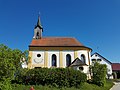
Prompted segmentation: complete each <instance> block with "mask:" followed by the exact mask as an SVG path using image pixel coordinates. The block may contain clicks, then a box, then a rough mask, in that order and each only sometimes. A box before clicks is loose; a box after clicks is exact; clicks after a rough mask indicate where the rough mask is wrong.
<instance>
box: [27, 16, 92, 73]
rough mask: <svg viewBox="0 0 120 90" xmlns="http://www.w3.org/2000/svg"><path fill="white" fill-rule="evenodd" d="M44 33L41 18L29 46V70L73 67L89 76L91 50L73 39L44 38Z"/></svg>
mask: <svg viewBox="0 0 120 90" xmlns="http://www.w3.org/2000/svg"><path fill="white" fill-rule="evenodd" d="M43 31H44V30H43V26H42V25H41V21H40V16H39V17H38V21H37V24H36V25H35V28H34V36H33V38H32V41H31V43H30V45H29V57H30V60H29V63H28V68H30V69H32V68H42V67H46V68H66V67H72V68H74V69H76V70H80V71H82V72H84V73H86V74H87V75H89V74H90V72H89V65H91V59H90V57H91V50H92V49H91V48H89V47H86V46H84V45H83V44H82V43H80V42H79V41H78V40H77V39H75V38H73V37H44V36H42V33H43Z"/></svg>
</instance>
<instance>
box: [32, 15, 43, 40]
mask: <svg viewBox="0 0 120 90" xmlns="http://www.w3.org/2000/svg"><path fill="white" fill-rule="evenodd" d="M42 32H43V28H42V25H41V22H40V15H38V21H37V25H35V28H34V37H33V38H35V39H41V38H42Z"/></svg>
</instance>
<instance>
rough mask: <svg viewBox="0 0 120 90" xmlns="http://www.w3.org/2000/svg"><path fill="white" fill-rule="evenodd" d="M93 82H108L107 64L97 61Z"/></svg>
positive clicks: (99, 83)
mask: <svg viewBox="0 0 120 90" xmlns="http://www.w3.org/2000/svg"><path fill="white" fill-rule="evenodd" d="M92 72H93V83H95V84H97V85H98V86H104V84H105V82H106V75H107V66H106V65H105V64H99V63H97V62H96V63H95V64H94V66H93V67H92Z"/></svg>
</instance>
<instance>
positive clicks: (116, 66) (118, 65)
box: [112, 63, 120, 71]
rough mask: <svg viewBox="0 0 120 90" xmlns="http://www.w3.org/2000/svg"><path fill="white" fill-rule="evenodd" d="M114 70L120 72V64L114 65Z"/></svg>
mask: <svg viewBox="0 0 120 90" xmlns="http://www.w3.org/2000/svg"><path fill="white" fill-rule="evenodd" d="M112 70H114V71H118V70H119V71H120V63H112Z"/></svg>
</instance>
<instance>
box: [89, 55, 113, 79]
mask: <svg viewBox="0 0 120 90" xmlns="http://www.w3.org/2000/svg"><path fill="white" fill-rule="evenodd" d="M91 61H92V64H93V65H94V63H95V62H98V63H100V64H106V65H107V78H111V79H113V76H112V63H111V62H110V61H109V60H107V59H106V58H104V57H103V56H101V55H100V54H98V53H94V54H92V55H91Z"/></svg>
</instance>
